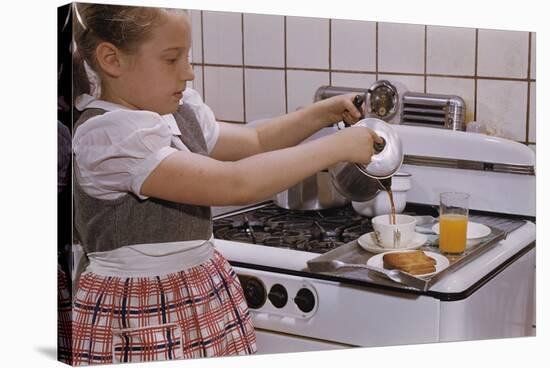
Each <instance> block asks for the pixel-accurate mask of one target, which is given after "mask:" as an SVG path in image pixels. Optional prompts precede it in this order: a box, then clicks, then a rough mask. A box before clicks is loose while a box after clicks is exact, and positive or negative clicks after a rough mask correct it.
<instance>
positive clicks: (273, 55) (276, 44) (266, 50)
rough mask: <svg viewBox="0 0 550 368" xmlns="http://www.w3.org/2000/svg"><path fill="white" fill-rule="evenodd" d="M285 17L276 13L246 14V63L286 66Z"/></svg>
mask: <svg viewBox="0 0 550 368" xmlns="http://www.w3.org/2000/svg"><path fill="white" fill-rule="evenodd" d="M284 36H285V34H284V18H283V17H281V16H276V15H261V14H245V15H244V63H245V65H253V66H257V65H262V66H272V67H281V68H282V67H284V65H285V40H284Z"/></svg>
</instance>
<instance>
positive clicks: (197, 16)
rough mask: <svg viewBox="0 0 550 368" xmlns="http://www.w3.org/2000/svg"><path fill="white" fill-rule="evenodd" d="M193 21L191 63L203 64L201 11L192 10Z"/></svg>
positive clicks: (191, 17) (190, 16) (190, 13)
mask: <svg viewBox="0 0 550 368" xmlns="http://www.w3.org/2000/svg"><path fill="white" fill-rule="evenodd" d="M189 18H190V20H191V42H192V44H191V61H192V62H194V63H202V32H201V11H200V10H190V11H189Z"/></svg>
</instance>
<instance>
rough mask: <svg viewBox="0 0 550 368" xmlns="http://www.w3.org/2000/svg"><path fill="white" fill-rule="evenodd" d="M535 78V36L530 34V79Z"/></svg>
mask: <svg viewBox="0 0 550 368" xmlns="http://www.w3.org/2000/svg"><path fill="white" fill-rule="evenodd" d="M536 77H537V34H536V33H531V78H532V79H535V78H536Z"/></svg>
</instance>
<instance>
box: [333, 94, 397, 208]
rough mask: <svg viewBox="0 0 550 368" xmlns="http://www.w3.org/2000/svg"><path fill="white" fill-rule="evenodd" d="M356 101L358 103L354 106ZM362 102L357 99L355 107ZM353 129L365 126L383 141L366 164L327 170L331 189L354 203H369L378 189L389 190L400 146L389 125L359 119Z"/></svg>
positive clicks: (341, 164) (377, 120) (349, 163)
mask: <svg viewBox="0 0 550 368" xmlns="http://www.w3.org/2000/svg"><path fill="white" fill-rule="evenodd" d="M356 102H357V103H356ZM359 102H361V103H362V100H360V101H359V100H358V99H357V98H356V101H354V103H356V106H357V105H359V106H360V103H359ZM353 126H354V127H367V128H370V129H371V130H373V131H374V132H375V133H376V134H378V136H379V137H381V138H382V139H383V141H384V142H383V143H382V144H376V143H375V145H374V152H375V153H374V154H373V156H372V158H371V162H370V163H369V164H368V165H363V164H357V163H352V162H340V163H338V164H336V165H333V166H332V167H330V168H329V170H328V171H329V175H330V178H331V181H332V184H333V185H334V187H335V188H336V189H337V190H338V192H340V194H342V195H343V196H345V197H346V198H349V199H351V200H352V201H356V202H364V201H368V200H371V199H372V198H374V197H375V196H376V194H377V193H378V192H379V191H381V190H386V189H388V188H391V177H392V176H393V175H394V174H395V173H397V171H398V170H399V169H400V168H401V165H402V164H403V147H402V144H401V140H400V139H399V136H398V135H397V133H396V132H395V130H394V129H393V128H392V127H391V125H390V124H388V123H386V122H384V121H383V120H380V119H376V118H366V119H363V120H360V121H359V122H357V123H356V124H354V125H353Z"/></svg>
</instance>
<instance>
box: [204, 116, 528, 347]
mask: <svg viewBox="0 0 550 368" xmlns="http://www.w3.org/2000/svg"><path fill="white" fill-rule="evenodd" d="M395 128H396V129H397V130H398V133H399V134H400V137H401V139H402V141H403V144H404V151H405V155H406V157H405V164H404V165H403V168H402V170H403V171H406V172H409V173H411V174H412V177H411V178H412V187H413V189H411V192H410V195H408V198H407V199H408V201H409V202H414V204H413V205H411V204H410V203H409V205H408V207H407V208H406V209H405V211H411V210H412V211H414V212H415V213H417V214H421V215H423V214H432V213H433V211H436V210H437V209H436V207H435V205H436V204H437V200H436V199H437V195H438V193H440V192H443V191H452V190H455V191H467V192H469V193H470V194H471V203H470V208H471V214H473V215H476V214H479V215H483V216H485V217H487V216H489V217H490V218H491V219H492V221H494V222H495V223H497V224H499V225H498V226H501V227H502V228H503V229H504V230H506V231H507V232H508V235H507V237H506V239H504V240H501V241H500V242H499V243H498V244H496V245H495V246H493V247H492V248H490V249H489V250H488V251H486V252H485V253H483V254H481V255H480V256H479V257H477V258H476V259H474V260H473V261H471V262H469V263H467V264H465V265H464V266H463V267H460V268H459V269H456V270H454V271H452V273H448V274H447V275H445V277H443V278H442V279H440V280H439V281H437V282H436V283H435V284H434V285H433V286H432V287H431V288H430V289H429V290H428V291H425V292H424V291H417V290H410V289H404V288H400V287H396V286H392V285H391V283H390V284H388V283H380V282H377V281H376V280H370V279H368V278H364V279H363V280H361V279H360V278H343V277H337V276H331V275H326V274H322V273H314V272H311V271H309V270H308V268H307V262H308V261H310V260H312V259H314V258H316V257H318V256H320V255H321V254H323V253H325V252H328V251H330V250H332V249H335V248H337V247H339V246H341V245H342V244H346V243H349V242H350V241H354V240H355V239H356V238H357V237H358V235H357V234H359V235H361V234H363V233H365V232H367V231H369V226H370V221H369V219H368V218H365V217H361V216H360V215H357V214H355V213H354V212H353V209H352V208H351V206H349V205H348V206H345V207H342V208H338V209H331V210H323V211H318V212H300V211H288V210H284V209H279V208H277V207H276V206H275V205H274V204H273V203H263V204H259V205H256V206H252V207H249V208H244V209H237V210H235V209H234V208H231V209H230V210H229V212H228V213H223V212H226V211H227V209H225V208H216V209H215V210H216V212H217V213H218V214H219V215H218V216H216V217H215V219H214V236H215V238H216V240H215V245H216V247H217V249H218V250H220V251H221V252H222V253H223V254H224V256H225V257H226V258H227V259H228V260H229V261H230V262H231V264H232V265H233V267H234V269H235V270H236V272H237V274H238V275H239V277H240V279H241V283H242V284H243V289H244V290H245V294H246V296H247V301H248V303H249V307H250V313H251V314H252V319H253V323H254V326H255V327H256V330H257V337H258V349H259V352H260V353H276V352H298V351H312V350H325V349H335V348H346V347H352V346H384V345H400V344H415V343H433V342H440V341H441V342H442V341H458V340H474V339H488V338H505V337H519V336H531V335H534V334H535V307H534V305H535V254H536V248H535V224H534V221H535V175H534V174H535V156H534V153H533V152H532V151H531V150H530V149H529V148H528V147H525V146H523V145H521V144H519V143H516V142H512V141H508V140H504V139H499V138H495V137H487V136H484V135H477V134H473V133H466V132H457V131H447V130H438V129H434V128H422V127H406V126H396V127H395ZM450 179H451V180H450ZM287 220H288V221H287ZM510 226H512V227H510ZM281 229H283V230H281ZM296 232H302V237H300V236H298V235H297V234H296ZM283 233H284V235H289V237H287V238H286V239H284V238H283V237H282V235H283ZM304 233H305V234H306V235H305V236H303V234H304ZM254 243H256V244H254ZM354 272H364V271H363V270H357V271H354Z"/></svg>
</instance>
